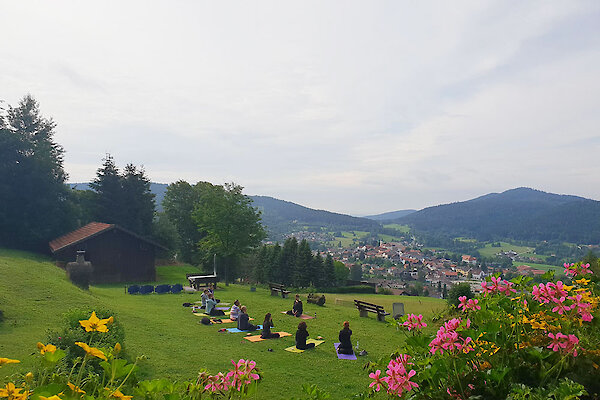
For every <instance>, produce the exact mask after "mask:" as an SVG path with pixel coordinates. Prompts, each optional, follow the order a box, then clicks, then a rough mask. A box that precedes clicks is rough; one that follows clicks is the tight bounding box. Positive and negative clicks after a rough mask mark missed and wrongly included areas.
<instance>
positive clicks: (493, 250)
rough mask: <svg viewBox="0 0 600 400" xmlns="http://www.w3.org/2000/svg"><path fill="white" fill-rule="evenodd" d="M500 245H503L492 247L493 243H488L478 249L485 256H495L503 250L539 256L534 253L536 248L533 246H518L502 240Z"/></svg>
mask: <svg viewBox="0 0 600 400" xmlns="http://www.w3.org/2000/svg"><path fill="white" fill-rule="evenodd" d="M500 245H501V247H492V245H491V244H490V243H488V244H486V245H485V247H481V248H479V249H477V251H479V254H481V255H482V256H484V257H493V256H495V255H496V254H497V253H500V252H503V251H515V252H517V253H518V254H522V255H523V256H534V257H539V256H537V255H535V254H533V250H535V249H534V248H532V247H525V246H517V245H514V244H510V243H507V242H500Z"/></svg>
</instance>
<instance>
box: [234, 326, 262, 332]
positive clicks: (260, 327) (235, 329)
mask: <svg viewBox="0 0 600 400" xmlns="http://www.w3.org/2000/svg"><path fill="white" fill-rule="evenodd" d="M257 326H258V328H257V329H256V330H259V329H262V325H257ZM227 332H231V333H240V332H254V331H240V330H239V329H238V328H227Z"/></svg>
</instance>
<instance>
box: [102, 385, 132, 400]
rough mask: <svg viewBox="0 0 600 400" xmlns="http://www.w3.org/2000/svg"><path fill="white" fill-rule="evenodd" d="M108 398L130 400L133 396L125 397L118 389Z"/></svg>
mask: <svg viewBox="0 0 600 400" xmlns="http://www.w3.org/2000/svg"><path fill="white" fill-rule="evenodd" d="M107 390H110V389H108V388H107ZM110 397H114V398H115V399H120V400H131V398H132V397H133V396H125V395H124V394H123V393H121V391H120V390H119V389H117V390H115V391H114V392H112V393H111V394H110Z"/></svg>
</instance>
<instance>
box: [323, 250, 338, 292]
mask: <svg viewBox="0 0 600 400" xmlns="http://www.w3.org/2000/svg"><path fill="white" fill-rule="evenodd" d="M323 272H324V274H323V278H324V282H323V283H324V286H334V285H335V266H334V265H333V257H332V256H331V254H327V257H326V258H325V263H324V265H323Z"/></svg>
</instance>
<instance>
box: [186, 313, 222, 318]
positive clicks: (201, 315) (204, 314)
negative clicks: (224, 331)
mask: <svg viewBox="0 0 600 400" xmlns="http://www.w3.org/2000/svg"><path fill="white" fill-rule="evenodd" d="M192 314H194V315H197V316H198V317H211V318H219V317H224V316H225V315H229V311H225V315H208V314H206V313H197V312H195V313H192Z"/></svg>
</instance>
